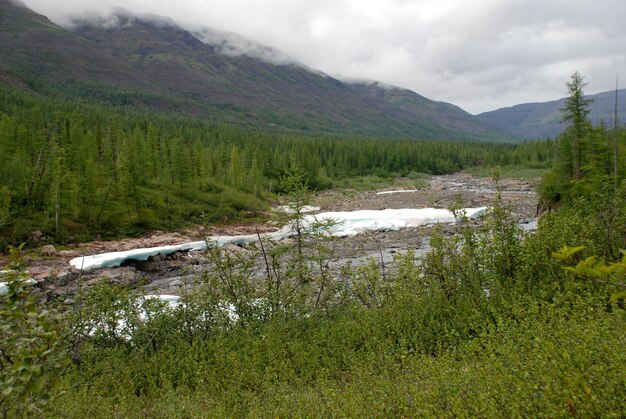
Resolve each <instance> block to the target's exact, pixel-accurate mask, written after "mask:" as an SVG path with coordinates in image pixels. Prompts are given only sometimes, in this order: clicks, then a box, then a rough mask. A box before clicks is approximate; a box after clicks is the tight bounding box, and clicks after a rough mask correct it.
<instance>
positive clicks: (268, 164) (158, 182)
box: [0, 88, 554, 246]
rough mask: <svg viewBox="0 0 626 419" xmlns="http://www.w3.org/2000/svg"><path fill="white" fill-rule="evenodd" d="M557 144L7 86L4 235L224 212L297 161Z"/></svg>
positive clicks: (459, 165)
mask: <svg viewBox="0 0 626 419" xmlns="http://www.w3.org/2000/svg"><path fill="white" fill-rule="evenodd" d="M553 152H554V144H552V143H538V144H532V145H531V144H526V145H518V146H514V145H493V144H486V143H453V142H446V141H409V140H402V141H389V140H372V139H362V138H354V139H350V138H341V137H332V136H308V137H304V136H302V135H299V134H284V133H283V134H280V133H274V134H272V133H267V132H263V131H256V130H251V129H244V128H241V127H235V126H231V125H225V124H217V123H214V122H207V121H206V120H204V119H201V118H194V117H183V116H175V115H172V116H167V115H163V114H160V113H155V112H149V111H138V110H133V109H132V108H130V109H127V108H114V107H110V106H108V107H107V106H103V105H97V104H92V103H89V102H84V101H65V100H61V99H56V100H53V99H48V98H42V97H40V96H37V95H32V94H28V93H23V92H21V91H19V90H15V89H7V88H3V89H1V90H0V179H1V180H0V182H1V183H0V191H2V200H0V202H1V203H2V207H1V213H0V214H1V217H0V220H1V224H0V231H1V232H2V237H3V243H2V245H3V246H4V245H6V244H7V243H16V242H19V241H23V240H26V239H27V238H28V235H29V234H30V233H31V232H32V231H34V230H42V231H43V232H45V233H46V234H48V235H51V236H53V237H55V240H59V241H63V240H67V239H74V240H76V239H87V238H90V237H94V236H96V235H101V236H109V237H110V236H115V235H118V234H122V233H124V234H136V233H139V232H142V231H146V230H149V229H154V228H173V227H180V226H181V225H183V224H188V223H201V222H216V221H222V222H223V221H225V220H228V219H233V218H241V217H242V216H243V214H249V213H250V212H254V211H258V210H261V209H264V208H266V207H267V198H268V197H269V194H270V193H272V192H279V191H280V190H279V182H278V181H279V178H280V176H281V175H282V173H283V171H284V169H285V168H286V167H287V166H288V164H289V162H290V161H291V159H295V160H296V161H297V163H298V164H299V165H300V166H301V167H302V168H303V170H304V171H305V172H306V173H307V179H308V183H309V185H310V187H312V188H315V189H323V188H328V187H331V186H333V185H334V184H335V183H336V182H337V181H338V180H340V179H344V178H348V177H355V176H368V175H375V176H381V177H388V176H404V175H407V174H409V173H411V172H422V173H431V174H439V173H448V172H453V171H457V170H461V169H464V168H468V167H473V166H494V165H509V164H510V165H515V164H517V165H527V166H534V167H548V166H549V165H550V162H551V159H552V158H553Z"/></svg>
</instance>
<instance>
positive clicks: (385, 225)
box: [70, 207, 487, 271]
mask: <svg viewBox="0 0 626 419" xmlns="http://www.w3.org/2000/svg"><path fill="white" fill-rule="evenodd" d="M486 212H487V207H479V208H465V209H462V210H459V212H458V214H459V215H464V216H466V217H468V218H476V217H479V216H481V215H484V214H485V213H486ZM329 220H330V221H332V222H333V223H332V225H331V226H330V227H329V228H328V229H327V230H326V232H327V234H329V235H333V236H337V237H344V236H353V235H355V234H359V233H362V232H365V231H389V230H399V229H401V228H407V227H419V226H422V225H426V224H435V223H454V222H456V221H457V218H456V216H455V214H454V213H452V211H449V210H447V209H437V208H421V209H411V208H405V209H384V210H360V211H339V212H323V213H320V214H317V215H307V216H305V217H304V219H303V222H302V224H303V227H304V228H305V229H306V228H310V227H311V226H312V225H314V224H316V223H318V222H320V221H322V222H323V221H329ZM292 235H293V230H292V228H291V226H289V225H287V226H285V227H283V228H282V229H280V230H278V231H275V232H272V233H265V234H261V235H260V236H261V237H263V238H267V239H270V240H276V241H278V240H283V239H286V238H288V237H291V236H292ZM258 239H259V235H257V234H248V235H241V236H213V237H209V239H208V240H207V241H196V242H191V243H184V244H178V245H171V246H159V247H150V248H142V249H134V250H128V251H123V252H110V253H102V254H99V255H93V256H80V257H76V258H74V259H72V260H70V265H72V266H73V267H74V268H76V269H80V270H84V271H88V270H92V269H98V268H113V267H116V266H120V265H121V264H122V263H124V262H125V261H127V260H140V261H141V260H147V259H148V258H149V257H151V256H156V255H158V254H165V255H169V254H172V253H175V252H182V251H194V250H205V249H206V248H207V247H208V246H224V245H225V244H235V245H241V244H247V243H252V242H255V241H258Z"/></svg>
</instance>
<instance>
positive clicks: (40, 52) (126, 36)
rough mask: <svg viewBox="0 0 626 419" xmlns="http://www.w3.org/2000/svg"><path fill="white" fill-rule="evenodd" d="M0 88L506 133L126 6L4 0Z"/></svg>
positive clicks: (279, 117)
mask: <svg viewBox="0 0 626 419" xmlns="http://www.w3.org/2000/svg"><path fill="white" fill-rule="evenodd" d="M202 39H204V41H203V40H202ZM237 42H239V43H240V45H238V44H237ZM239 47H245V48H247V50H248V52H247V53H244V54H240V53H239V52H238V50H237V48H239ZM0 84H2V85H8V86H13V87H15V86H19V87H21V88H23V89H29V90H32V91H35V92H37V93H39V94H44V95H50V94H55V95H58V94H60V95H63V96H65V97H78V98H83V99H88V100H93V101H99V102H102V103H106V104H109V105H113V106H118V105H119V106H135V107H142V108H146V107H147V108H150V109H154V110H156V111H166V112H176V113H181V114H187V115H197V116H203V117H208V118H212V119H215V120H218V121H226V122H233V123H237V124H243V125H249V126H254V127H260V128H269V129H282V130H292V131H298V132H308V133H312V134H338V135H348V136H364V137H382V138H421V139H456V140H487V141H501V140H511V137H510V135H508V134H506V133H503V131H501V130H498V129H493V128H489V127H487V126H486V125H484V124H483V123H482V122H481V121H480V120H479V119H478V118H476V117H474V116H472V115H470V114H469V113H467V112H465V111H463V110H462V109H460V108H458V107H456V106H454V105H451V104H448V103H443V102H436V101H432V100H429V99H427V98H425V97H423V96H420V95H418V94H417V93H414V92H412V91H410V90H407V89H402V88H398V87H391V86H384V85H382V84H380V83H377V82H371V83H345V82H342V81H340V80H337V79H334V78H332V77H330V76H328V75H325V74H323V73H321V72H319V71H316V70H312V69H309V68H306V67H305V66H302V65H299V64H298V63H296V62H294V61H292V60H290V59H289V58H288V57H286V56H285V55H283V54H281V53H280V52H279V51H275V50H273V49H271V48H267V47H264V46H260V45H257V44H254V43H253V42H251V41H247V40H245V39H244V38H241V37H238V35H234V34H221V33H219V32H216V31H214V30H210V29H198V30H194V32H193V33H192V32H190V31H188V30H185V29H183V28H181V27H180V26H178V25H177V24H176V23H174V22H173V21H171V20H169V19H162V18H158V17H141V18H140V17H136V16H133V15H131V14H128V13H127V12H117V13H116V14H114V15H112V16H111V17H107V18H100V19H97V18H95V19H88V20H82V21H81V20H77V21H74V26H73V28H72V29H71V30H68V29H64V28H61V27H60V26H58V25H56V24H54V23H52V22H50V21H49V20H48V19H47V18H46V17H45V16H42V15H39V14H37V13H35V12H33V11H31V10H29V9H27V8H25V7H20V6H16V5H15V4H14V3H11V2H9V1H8V0H0Z"/></svg>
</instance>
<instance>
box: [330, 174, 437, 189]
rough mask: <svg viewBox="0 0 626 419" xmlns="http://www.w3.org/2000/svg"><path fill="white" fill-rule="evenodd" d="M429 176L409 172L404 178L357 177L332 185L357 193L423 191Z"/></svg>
mask: <svg viewBox="0 0 626 419" xmlns="http://www.w3.org/2000/svg"><path fill="white" fill-rule="evenodd" d="M429 180H430V175H427V174H425V173H416V172H411V173H409V174H408V175H407V176H406V177H381V176H358V177H352V178H346V179H342V180H340V181H337V182H335V183H334V184H333V187H334V188H337V189H354V190H356V191H359V192H365V191H373V190H377V189H390V188H397V189H423V188H426V187H428V181H429Z"/></svg>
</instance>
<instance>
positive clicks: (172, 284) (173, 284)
mask: <svg viewBox="0 0 626 419" xmlns="http://www.w3.org/2000/svg"><path fill="white" fill-rule="evenodd" d="M183 285H185V283H184V282H183V281H181V280H180V279H175V280H173V281H171V282H170V287H172V288H174V287H182V286H183Z"/></svg>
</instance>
